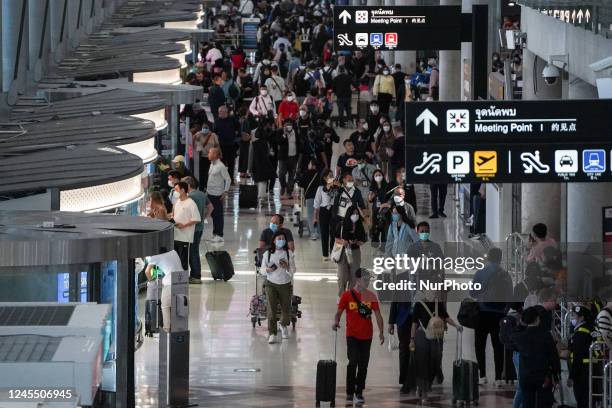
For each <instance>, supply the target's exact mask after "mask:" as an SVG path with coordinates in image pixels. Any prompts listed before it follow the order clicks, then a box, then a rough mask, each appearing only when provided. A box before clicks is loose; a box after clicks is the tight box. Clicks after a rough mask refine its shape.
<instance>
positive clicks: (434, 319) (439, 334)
mask: <svg viewBox="0 0 612 408" xmlns="http://www.w3.org/2000/svg"><path fill="white" fill-rule="evenodd" d="M419 303H420V304H421V305H422V306H423V307H424V308H425V310H426V311H427V313H428V314H429V322H427V327H426V328H424V330H425V338H426V339H427V340H442V339H443V338H444V329H445V326H444V320H442V319H441V318H440V316H438V302H435V304H436V309H435V311H434V313H431V310H429V308H428V307H427V305H426V304H425V302H419ZM422 327H423V325H422V324H421V328H422Z"/></svg>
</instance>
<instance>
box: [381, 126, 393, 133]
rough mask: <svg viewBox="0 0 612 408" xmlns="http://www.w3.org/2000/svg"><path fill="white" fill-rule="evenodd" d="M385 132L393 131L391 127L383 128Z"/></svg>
mask: <svg viewBox="0 0 612 408" xmlns="http://www.w3.org/2000/svg"><path fill="white" fill-rule="evenodd" d="M383 130H384V131H385V132H388V131H390V130H391V127H389V126H383Z"/></svg>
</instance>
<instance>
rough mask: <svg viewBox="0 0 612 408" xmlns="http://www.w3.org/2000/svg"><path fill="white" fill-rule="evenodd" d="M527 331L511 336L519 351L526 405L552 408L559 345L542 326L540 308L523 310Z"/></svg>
mask: <svg viewBox="0 0 612 408" xmlns="http://www.w3.org/2000/svg"><path fill="white" fill-rule="evenodd" d="M521 320H522V323H523V324H524V325H525V326H527V327H526V329H525V330H523V331H520V332H517V333H515V334H514V335H513V336H512V340H513V343H514V344H515V346H516V349H517V350H518V352H519V356H520V360H519V361H520V363H519V385H520V387H521V391H522V393H523V408H536V407H537V408H549V407H552V404H553V402H554V397H553V385H554V384H553V381H554V380H557V379H558V378H559V376H560V373H561V362H560V360H559V353H558V352H557V346H556V345H555V341H554V340H553V337H552V335H551V334H550V331H548V330H546V328H544V327H542V326H541V325H540V314H539V312H538V310H536V309H535V308H533V307H529V308H527V309H525V310H524V311H523V315H522V317H521Z"/></svg>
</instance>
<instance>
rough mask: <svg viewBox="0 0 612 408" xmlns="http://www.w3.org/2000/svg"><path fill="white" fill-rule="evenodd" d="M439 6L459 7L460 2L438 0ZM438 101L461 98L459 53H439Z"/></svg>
mask: <svg viewBox="0 0 612 408" xmlns="http://www.w3.org/2000/svg"><path fill="white" fill-rule="evenodd" d="M440 5H441V6H459V5H461V0H440ZM438 68H439V70H440V100H441V101H458V100H459V99H460V98H461V51H442V50H441V51H440V60H439V62H438Z"/></svg>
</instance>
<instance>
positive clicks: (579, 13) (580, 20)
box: [576, 9, 583, 24]
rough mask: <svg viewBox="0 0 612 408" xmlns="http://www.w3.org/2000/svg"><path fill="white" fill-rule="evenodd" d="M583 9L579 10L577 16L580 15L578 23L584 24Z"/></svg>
mask: <svg viewBox="0 0 612 408" xmlns="http://www.w3.org/2000/svg"><path fill="white" fill-rule="evenodd" d="M582 16H583V14H582V9H580V10H578V15H577V16H576V17H578V24H582Z"/></svg>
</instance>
